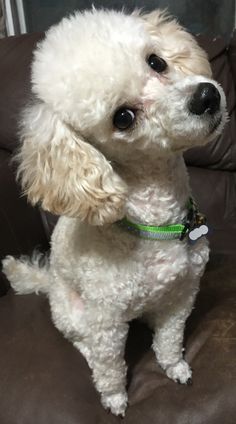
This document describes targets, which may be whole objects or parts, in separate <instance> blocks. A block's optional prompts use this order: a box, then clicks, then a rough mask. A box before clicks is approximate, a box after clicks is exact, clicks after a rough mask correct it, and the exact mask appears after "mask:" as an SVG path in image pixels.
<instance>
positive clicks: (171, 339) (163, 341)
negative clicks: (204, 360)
mask: <svg viewBox="0 0 236 424" xmlns="http://www.w3.org/2000/svg"><path fill="white" fill-rule="evenodd" d="M195 297H196V290H193V291H192V292H190V293H189V294H187V293H185V294H184V295H183V296H182V297H179V299H178V302H177V304H175V301H176V299H173V303H172V302H171V301H170V302H169V303H168V305H166V307H165V308H164V309H163V310H161V311H157V312H156V314H154V316H152V326H153V328H154V338H153V350H154V352H155V354H156V358H157V361H158V363H159V364H160V365H161V367H162V368H163V369H164V370H165V372H166V374H167V376H168V377H169V378H171V379H172V380H174V381H176V382H178V383H182V384H191V383H192V371H191V368H190V366H189V365H188V363H187V362H186V361H185V360H184V359H183V338H184V329H185V323H186V320H187V318H188V316H189V315H190V313H191V310H192V307H193V303H194V300H195Z"/></svg>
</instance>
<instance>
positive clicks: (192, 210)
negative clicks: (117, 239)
mask: <svg viewBox="0 0 236 424" xmlns="http://www.w3.org/2000/svg"><path fill="white" fill-rule="evenodd" d="M187 208H188V213H187V215H186V217H185V219H184V220H183V222H182V223H181V224H173V225H165V226H160V227H158V226H155V225H151V226H150V225H143V224H136V223H134V222H132V221H130V220H128V219H127V218H123V219H122V220H120V221H118V222H117V224H118V225H119V226H120V227H121V228H123V229H124V230H127V231H130V232H132V233H133V234H135V235H136V236H139V237H141V238H144V239H149V240H175V239H179V240H183V239H184V238H185V236H186V235H187V234H189V232H190V231H192V230H193V229H194V228H197V227H198V226H199V225H201V224H203V223H205V222H206V220H205V217H204V215H202V214H200V213H199V211H198V208H197V206H196V203H195V202H194V200H193V199H192V198H191V197H190V198H189V200H188V203H187Z"/></svg>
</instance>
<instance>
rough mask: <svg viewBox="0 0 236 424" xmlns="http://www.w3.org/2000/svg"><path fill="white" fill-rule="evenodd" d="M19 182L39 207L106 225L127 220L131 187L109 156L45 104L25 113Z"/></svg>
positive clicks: (33, 202)
mask: <svg viewBox="0 0 236 424" xmlns="http://www.w3.org/2000/svg"><path fill="white" fill-rule="evenodd" d="M21 138H22V146H21V148H20V150H19V153H18V155H17V160H18V161H19V169H18V177H19V178H20V180H21V184H22V187H23V189H24V192H25V194H27V196H28V199H29V200H30V202H31V203H32V204H33V205H35V204H36V203H37V202H41V206H42V208H43V209H45V210H48V211H50V212H52V213H54V214H57V215H67V216H70V217H78V218H80V219H81V220H86V221H87V222H89V223H90V224H94V225H102V224H103V223H109V222H114V221H116V220H117V219H119V218H121V217H122V216H123V204H124V201H125V195H126V185H125V183H124V182H123V181H122V180H121V178H120V177H119V176H118V175H117V174H116V173H115V172H114V171H113V169H112V166H111V164H110V163H109V162H108V161H107V160H106V159H105V157H104V156H103V155H102V154H101V153H100V152H99V151H98V150H96V149H95V148H94V147H93V146H91V145H90V144H89V143H87V142H86V141H84V140H82V139H81V137H80V136H78V135H77V134H76V133H75V132H74V131H73V130H72V129H71V128H70V127H69V126H67V125H66V124H65V123H64V122H62V121H61V120H60V119H59V117H58V116H57V115H56V114H55V113H53V112H52V111H51V109H50V108H49V107H48V106H47V105H46V104H44V103H38V104H36V105H33V106H32V107H31V108H29V107H28V108H27V109H26V110H25V111H24V115H23V119H22V122H21Z"/></svg>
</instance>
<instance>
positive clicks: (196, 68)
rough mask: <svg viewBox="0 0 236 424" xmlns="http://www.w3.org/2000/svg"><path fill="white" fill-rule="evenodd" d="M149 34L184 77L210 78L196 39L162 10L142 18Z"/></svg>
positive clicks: (205, 56)
mask: <svg viewBox="0 0 236 424" xmlns="http://www.w3.org/2000/svg"><path fill="white" fill-rule="evenodd" d="M142 18H143V19H144V20H145V22H146V23H147V28H148V30H149V32H150V33H151V34H152V35H153V36H154V37H156V40H157V43H159V45H160V50H161V51H162V52H163V55H164V58H166V59H167V60H169V61H170V63H172V64H173V65H174V66H175V68H176V69H177V70H178V71H180V72H182V73H183V74H186V75H192V74H193V75H203V76H206V77H211V75H212V72H211V67H210V64H209V61H208V58H207V54H206V52H205V51H204V50H203V49H202V48H201V47H200V46H199V45H198V43H197V41H196V39H195V38H194V37H193V36H192V35H191V34H190V33H188V32H187V31H186V30H185V29H184V28H183V27H182V26H181V25H179V24H178V22H177V21H176V20H175V19H173V18H172V17H170V16H169V15H168V13H167V12H166V11H165V10H164V11H163V10H156V11H153V12H151V13H147V14H145V15H143V16H142Z"/></svg>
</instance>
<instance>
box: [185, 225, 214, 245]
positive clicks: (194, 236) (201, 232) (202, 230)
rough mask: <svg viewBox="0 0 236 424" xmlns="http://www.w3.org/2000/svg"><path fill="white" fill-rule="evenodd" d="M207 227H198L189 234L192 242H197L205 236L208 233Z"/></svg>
mask: <svg viewBox="0 0 236 424" xmlns="http://www.w3.org/2000/svg"><path fill="white" fill-rule="evenodd" d="M208 231H209V230H208V227H207V225H201V226H200V227H196V228H194V229H193V230H191V231H190V232H189V235H188V236H189V238H190V240H191V241H197V240H198V239H199V238H200V237H202V236H205V235H206V234H207V233H208Z"/></svg>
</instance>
